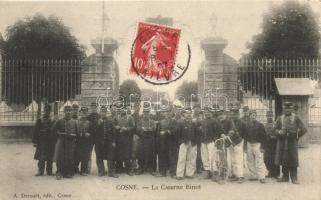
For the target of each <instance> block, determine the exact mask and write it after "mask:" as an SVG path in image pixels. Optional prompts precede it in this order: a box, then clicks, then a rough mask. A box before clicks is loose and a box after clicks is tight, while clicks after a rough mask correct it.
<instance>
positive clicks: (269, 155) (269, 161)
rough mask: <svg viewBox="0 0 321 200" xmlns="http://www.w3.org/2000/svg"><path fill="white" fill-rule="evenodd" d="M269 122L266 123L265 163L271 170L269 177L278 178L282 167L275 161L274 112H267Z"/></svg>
mask: <svg viewBox="0 0 321 200" xmlns="http://www.w3.org/2000/svg"><path fill="white" fill-rule="evenodd" d="M266 117H267V123H266V124H265V132H266V134H267V139H266V145H264V146H265V149H264V163H265V166H266V168H267V170H268V171H269V174H268V175H267V177H272V178H278V177H279V176H280V167H279V166H278V165H276V164H275V163H274V161H275V153H276V152H275V151H276V142H277V139H276V137H277V135H276V132H275V130H274V129H273V125H274V123H273V112H272V111H267V112H266Z"/></svg>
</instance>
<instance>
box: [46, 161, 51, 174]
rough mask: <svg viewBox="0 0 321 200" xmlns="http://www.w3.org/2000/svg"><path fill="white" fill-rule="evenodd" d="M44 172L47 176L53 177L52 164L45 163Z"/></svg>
mask: <svg viewBox="0 0 321 200" xmlns="http://www.w3.org/2000/svg"><path fill="white" fill-rule="evenodd" d="M46 172H47V175H48V176H53V173H52V162H48V161H47V163H46Z"/></svg>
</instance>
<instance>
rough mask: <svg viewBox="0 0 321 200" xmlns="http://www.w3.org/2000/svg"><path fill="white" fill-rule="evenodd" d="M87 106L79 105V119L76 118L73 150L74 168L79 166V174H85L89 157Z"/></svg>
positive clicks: (89, 141) (89, 142)
mask: <svg viewBox="0 0 321 200" xmlns="http://www.w3.org/2000/svg"><path fill="white" fill-rule="evenodd" d="M87 114H88V108H87V107H81V109H80V114H79V119H78V131H79V135H78V137H77V142H76V150H75V167H74V168H75V169H79V168H78V167H79V164H80V165H81V167H80V175H82V176H87V172H88V169H87V167H88V161H89V157H90V145H91V140H90V130H89V129H90V122H89V121H88V119H87Z"/></svg>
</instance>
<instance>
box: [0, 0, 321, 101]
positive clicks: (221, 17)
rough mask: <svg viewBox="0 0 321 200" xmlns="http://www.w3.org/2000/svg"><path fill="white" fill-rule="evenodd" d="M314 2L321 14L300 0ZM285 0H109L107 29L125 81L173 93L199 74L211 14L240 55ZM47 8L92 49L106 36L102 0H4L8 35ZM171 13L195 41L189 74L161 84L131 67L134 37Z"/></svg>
mask: <svg viewBox="0 0 321 200" xmlns="http://www.w3.org/2000/svg"><path fill="white" fill-rule="evenodd" d="M301 1H302V2H306V3H309V4H310V5H311V7H312V9H313V10H314V12H316V13H319V14H321V1H320V0H309V1H308V0H301ZM281 2H282V0H275V1H259V0H252V1H250V0H246V1H245V0H225V1H148V2H143V1H105V14H106V15H107V16H108V18H109V19H110V20H109V22H107V32H106V35H107V36H110V37H113V38H114V39H116V40H118V42H119V48H118V50H117V52H115V59H116V61H117V63H118V65H119V68H120V69H119V70H120V81H121V82H122V81H124V80H126V79H133V80H136V81H137V83H138V85H139V86H140V87H141V88H147V89H158V90H159V91H166V92H168V93H169V95H170V97H173V96H174V93H175V90H176V88H177V87H178V86H179V85H181V84H182V82H183V81H193V80H197V71H198V69H199V67H200V64H201V62H202V61H204V56H203V55H204V52H202V50H201V48H200V42H201V41H202V40H203V39H204V38H206V37H208V36H210V30H212V27H211V23H210V20H209V19H210V17H211V16H212V15H213V13H214V14H215V16H216V17H217V19H218V22H217V25H216V27H215V29H216V32H217V35H218V36H220V37H223V38H224V39H226V40H227V41H228V45H227V47H226V48H225V49H224V53H226V54H228V55H230V56H232V57H233V58H234V59H236V60H238V59H239V58H240V57H241V55H242V54H243V53H246V52H247V49H246V43H247V42H249V41H251V38H252V37H253V36H254V35H256V34H258V33H260V31H261V28H260V27H261V22H262V16H263V14H264V13H265V12H267V11H268V9H269V7H270V5H272V4H275V5H278V4H280V3H281ZM36 13H42V14H43V15H45V16H48V15H51V14H53V15H56V16H58V17H59V18H61V19H62V21H63V22H64V24H65V25H67V26H68V27H70V28H71V32H72V34H73V35H75V36H76V38H77V39H78V40H79V42H80V43H81V44H83V45H85V46H86V47H87V55H90V54H92V53H94V49H93V48H92V47H91V45H90V41H91V40H92V39H95V38H97V37H100V36H101V30H102V1H90V2H88V1H67V2H63V1H46V2H39V1H37V2H36V1H28V2H21V1H10V2H5V1H0V33H2V35H3V36H4V37H5V30H6V28H7V27H8V26H10V25H12V24H13V23H14V22H15V21H16V20H18V19H22V18H24V17H27V16H33V15H34V14H36ZM158 15H160V16H163V17H172V18H173V19H174V25H173V26H174V27H175V28H180V29H181V30H182V37H183V38H184V39H185V40H186V41H187V42H188V43H189V44H190V46H191V62H190V66H189V68H188V70H187V72H186V74H185V75H184V76H183V77H182V78H181V79H180V80H179V81H176V82H174V83H171V84H170V85H165V86H158V87H155V86H154V85H151V84H148V83H146V82H144V81H143V80H141V79H140V78H139V77H136V76H135V75H133V74H129V73H128V69H129V66H130V50H131V45H132V43H133V40H134V38H135V33H136V27H137V23H138V22H140V21H144V20H145V19H146V18H147V17H156V16H158Z"/></svg>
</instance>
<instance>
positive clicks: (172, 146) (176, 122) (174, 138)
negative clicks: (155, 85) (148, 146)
mask: <svg viewBox="0 0 321 200" xmlns="http://www.w3.org/2000/svg"><path fill="white" fill-rule="evenodd" d="M171 118H172V119H171V123H170V132H169V134H168V137H167V143H168V159H169V173H170V176H171V177H172V178H173V177H174V176H175V175H176V168H177V160H178V151H179V136H180V135H181V131H182V130H183V120H182V117H181V113H180V110H176V111H174V112H173V113H172V117H171Z"/></svg>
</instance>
